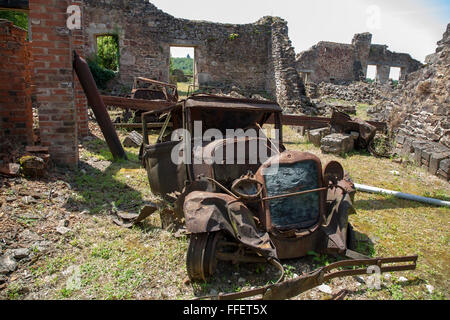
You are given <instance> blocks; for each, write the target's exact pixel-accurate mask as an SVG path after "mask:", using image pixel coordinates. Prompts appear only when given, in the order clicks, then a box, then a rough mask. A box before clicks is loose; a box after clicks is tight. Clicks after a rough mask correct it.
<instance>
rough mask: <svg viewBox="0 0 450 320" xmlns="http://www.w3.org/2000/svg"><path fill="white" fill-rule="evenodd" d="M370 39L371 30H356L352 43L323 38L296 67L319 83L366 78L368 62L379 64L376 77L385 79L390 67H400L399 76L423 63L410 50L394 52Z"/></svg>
mask: <svg viewBox="0 0 450 320" xmlns="http://www.w3.org/2000/svg"><path fill="white" fill-rule="evenodd" d="M371 42H372V35H371V34H370V33H361V34H356V35H355V36H354V37H353V40H352V43H351V44H344V43H335V42H326V41H321V42H319V43H318V44H317V45H315V46H313V47H312V48H311V49H309V50H306V51H303V52H301V53H299V54H298V55H297V58H296V60H297V62H296V63H297V71H298V72H299V73H302V74H304V75H305V78H307V79H308V81H312V82H316V83H318V82H322V81H323V82H336V83H348V82H352V81H358V80H361V79H365V78H366V76H367V67H368V65H376V67H377V76H376V79H377V81H378V82H380V83H386V82H387V81H388V80H389V73H390V68H391V67H398V68H400V70H401V74H400V79H405V78H406V75H407V74H408V73H411V72H414V71H416V70H417V69H418V68H419V67H420V66H421V65H422V64H421V63H420V62H419V61H417V60H414V59H412V58H411V56H410V55H409V54H406V53H395V52H392V51H389V50H387V46H385V45H378V44H372V43H371Z"/></svg>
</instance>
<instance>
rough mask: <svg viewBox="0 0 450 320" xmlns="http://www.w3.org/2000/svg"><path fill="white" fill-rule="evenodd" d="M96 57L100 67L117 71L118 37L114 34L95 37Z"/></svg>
mask: <svg viewBox="0 0 450 320" xmlns="http://www.w3.org/2000/svg"><path fill="white" fill-rule="evenodd" d="M97 49H98V51H97V55H98V59H99V60H98V62H99V64H100V66H102V67H103V68H105V69H109V70H112V71H118V70H119V36H118V35H116V34H113V35H106V36H98V37H97Z"/></svg>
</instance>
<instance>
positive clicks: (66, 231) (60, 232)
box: [56, 227, 72, 236]
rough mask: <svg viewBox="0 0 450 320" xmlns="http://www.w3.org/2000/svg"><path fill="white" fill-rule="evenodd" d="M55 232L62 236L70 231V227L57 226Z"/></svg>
mask: <svg viewBox="0 0 450 320" xmlns="http://www.w3.org/2000/svg"><path fill="white" fill-rule="evenodd" d="M56 232H58V233H59V234H61V235H63V236H64V235H66V234H68V233H69V232H72V229H69V228H66V227H57V228H56Z"/></svg>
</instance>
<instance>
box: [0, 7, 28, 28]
mask: <svg viewBox="0 0 450 320" xmlns="http://www.w3.org/2000/svg"><path fill="white" fill-rule="evenodd" d="M0 19H6V20H9V21H11V22H12V23H14V24H15V25H16V26H18V27H20V28H22V29H25V30H28V15H27V14H26V13H24V12H18V11H13V10H5V11H3V10H0Z"/></svg>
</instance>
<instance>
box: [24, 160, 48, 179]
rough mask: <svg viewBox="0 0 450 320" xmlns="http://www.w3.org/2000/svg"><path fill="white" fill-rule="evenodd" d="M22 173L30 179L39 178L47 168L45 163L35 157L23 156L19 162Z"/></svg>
mask: <svg viewBox="0 0 450 320" xmlns="http://www.w3.org/2000/svg"><path fill="white" fill-rule="evenodd" d="M19 162H20V166H21V169H22V172H23V174H24V175H25V176H27V177H31V178H41V177H43V176H44V175H45V172H46V169H47V166H46V164H45V161H44V160H43V159H42V158H40V157H36V156H24V157H22V158H20V160H19Z"/></svg>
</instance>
